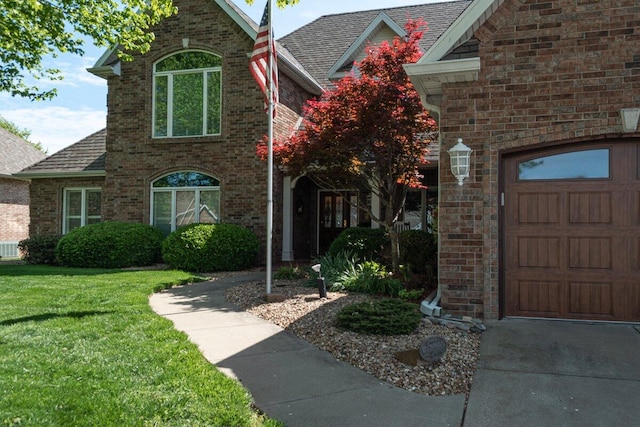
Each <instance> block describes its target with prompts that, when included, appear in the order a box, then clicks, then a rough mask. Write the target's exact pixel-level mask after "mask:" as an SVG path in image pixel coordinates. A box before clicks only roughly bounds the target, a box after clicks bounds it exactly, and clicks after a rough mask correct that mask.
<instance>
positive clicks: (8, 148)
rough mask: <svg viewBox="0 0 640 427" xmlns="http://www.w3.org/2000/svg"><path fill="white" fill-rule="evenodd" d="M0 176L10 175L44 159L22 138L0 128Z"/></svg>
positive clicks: (43, 156)
mask: <svg viewBox="0 0 640 427" xmlns="http://www.w3.org/2000/svg"><path fill="white" fill-rule="evenodd" d="M0 153H2V155H1V156H0V175H12V174H14V173H16V172H19V171H21V170H22V169H24V168H26V167H28V166H30V165H32V164H34V163H36V162H39V161H40V160H42V159H44V158H45V157H46V154H44V153H43V152H42V151H40V150H38V149H37V148H35V147H34V146H33V145H31V144H29V142H28V141H25V140H24V139H23V138H20V137H19V136H17V135H15V134H13V133H12V132H9V131H8V130H6V129H4V128H1V127H0Z"/></svg>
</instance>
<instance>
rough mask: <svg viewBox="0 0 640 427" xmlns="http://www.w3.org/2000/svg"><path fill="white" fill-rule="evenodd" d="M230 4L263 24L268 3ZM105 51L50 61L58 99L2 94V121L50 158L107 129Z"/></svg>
mask: <svg viewBox="0 0 640 427" xmlns="http://www.w3.org/2000/svg"><path fill="white" fill-rule="evenodd" d="M232 1H234V2H235V4H236V5H238V6H239V7H240V8H241V9H242V10H243V11H244V12H245V13H246V14H247V15H249V16H250V17H251V18H252V19H253V20H254V21H255V22H259V21H260V18H261V16H262V12H263V10H264V6H265V4H266V0H254V3H253V5H251V6H249V5H247V4H246V3H245V1H244V0H232ZM442 1H446V0H366V1H364V0H300V2H299V3H298V4H297V5H295V6H289V7H287V8H286V9H284V10H282V9H278V8H276V7H275V6H274V13H273V19H272V23H273V28H274V34H275V37H276V38H280V37H283V36H285V35H287V34H289V33H291V32H292V31H294V30H296V29H297V28H300V27H302V26H303V25H305V24H308V23H309V22H312V21H314V20H315V19H317V18H319V17H320V16H323V15H331V14H336V13H344V12H353V11H358V10H371V9H382V8H390V7H398V6H409V5H415V4H425V3H436V2H442ZM104 51H105V49H104V48H97V47H95V46H93V45H92V44H91V43H88V44H87V45H86V46H85V54H84V56H82V57H80V56H77V55H60V56H59V57H58V58H56V60H55V62H53V60H51V62H49V63H48V64H51V65H52V66H53V67H54V68H58V69H61V70H62V71H63V74H64V80H61V81H55V82H46V81H40V82H39V85H40V87H41V88H46V89H49V88H51V87H56V88H57V90H58V95H57V96H56V97H55V98H54V99H53V100H51V101H37V102H31V101H29V100H27V99H23V98H16V97H11V96H10V95H8V94H7V93H2V92H0V116H2V117H4V118H5V119H7V120H9V121H11V122H13V123H15V124H16V125H17V126H18V127H20V128H21V129H27V130H29V131H30V132H31V136H30V137H29V139H30V140H31V141H33V142H40V143H41V144H42V146H43V147H44V148H45V149H46V150H47V154H49V155H51V154H53V153H55V152H57V151H59V150H61V149H63V148H65V147H67V146H69V145H71V144H73V143H74V142H77V141H79V140H80V139H82V138H84V137H85V136H88V135H90V134H92V133H94V132H96V131H98V130H100V129H102V128H104V127H105V126H106V116H107V105H106V100H107V84H106V80H103V79H101V78H99V77H96V76H94V75H93V74H91V73H89V72H88V71H86V69H87V68H90V67H92V66H93V65H94V64H95V62H96V61H97V60H98V58H100V56H101V55H102V54H103V53H104ZM51 65H49V66H51Z"/></svg>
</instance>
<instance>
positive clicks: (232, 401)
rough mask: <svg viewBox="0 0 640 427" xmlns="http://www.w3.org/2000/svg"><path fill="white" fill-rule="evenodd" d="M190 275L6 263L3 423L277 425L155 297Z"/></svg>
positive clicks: (1, 334)
mask: <svg viewBox="0 0 640 427" xmlns="http://www.w3.org/2000/svg"><path fill="white" fill-rule="evenodd" d="M192 280H194V277H193V276H192V275H190V274H188V273H184V272H180V271H120V270H87V269H68V268H56V267H45V266H27V265H6V264H5V265H3V264H2V263H0V425H2V426H18V425H25V426H90V425H92V426H103V427H104V426H187V425H188V426H263V425H278V423H277V422H275V421H273V420H266V419H264V418H263V417H261V416H258V415H256V413H255V412H254V411H252V409H251V400H250V396H249V394H248V392H247V391H246V390H245V389H244V388H243V387H242V386H241V385H240V384H239V383H237V382H236V381H234V380H232V379H229V378H227V377H226V376H224V375H223V374H222V373H220V372H219V371H218V370H217V369H216V368H215V367H214V366H212V365H211V364H210V363H208V362H207V360H206V359H205V358H204V357H203V356H202V355H201V353H200V352H199V351H198V349H197V347H196V346H195V345H194V344H192V343H191V342H190V341H189V340H188V339H187V337H186V335H184V334H183V333H181V332H178V331H176V330H175V329H173V325H172V323H171V322H170V321H169V320H166V319H164V318H162V317H160V316H158V315H156V314H155V313H154V312H153V311H152V310H151V308H150V307H149V303H148V296H149V294H151V293H152V292H153V291H156V290H159V289H162V288H165V287H167V286H171V285H175V284H179V283H187V282H189V281H192Z"/></svg>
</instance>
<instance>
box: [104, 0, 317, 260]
mask: <svg viewBox="0 0 640 427" xmlns="http://www.w3.org/2000/svg"><path fill="white" fill-rule="evenodd" d="M175 4H176V6H178V8H179V11H180V12H179V15H177V16H174V17H172V18H169V19H167V20H165V21H163V22H162V24H161V26H160V27H159V28H157V29H155V30H154V31H155V34H156V40H155V41H154V42H153V44H152V46H151V50H150V51H149V52H148V53H147V54H145V55H137V56H134V60H133V61H131V62H123V63H122V71H121V76H114V77H110V78H109V79H108V84H109V94H108V102H107V104H108V117H107V129H108V133H107V141H106V149H107V157H106V166H105V169H106V179H105V182H104V193H103V215H104V218H105V219H110V220H119V221H128V222H142V223H149V222H150V197H151V196H150V186H151V183H152V182H153V181H154V180H155V179H157V178H158V177H160V176H162V175H165V174H167V173H170V172H173V171H179V170H197V171H201V172H204V173H207V174H210V175H212V176H214V177H216V178H217V179H219V180H220V189H221V199H220V210H221V221H222V222H225V223H234V224H238V225H242V226H244V227H247V228H249V229H252V230H253V231H254V232H255V233H256V234H257V235H258V237H259V238H260V240H261V241H262V242H263V253H262V254H261V256H264V248H266V213H267V164H266V162H265V161H263V160H261V159H260V158H259V157H257V156H256V143H257V142H258V141H259V140H260V139H261V138H262V137H263V136H264V135H265V134H266V133H267V116H266V114H265V113H264V110H263V95H262V93H261V92H260V90H259V88H258V86H257V84H256V82H255V81H254V79H253V77H252V76H251V74H250V72H249V67H248V63H249V57H248V55H249V54H250V52H251V50H252V48H253V40H252V39H251V38H250V37H249V36H248V35H247V34H246V33H245V32H244V31H243V30H242V29H241V28H240V27H239V26H238V25H237V24H236V23H235V22H234V21H233V20H232V19H231V18H230V17H229V16H228V15H227V14H226V13H224V12H223V11H222V10H221V9H220V8H219V7H218V6H217V5H216V4H215V3H213V2H208V3H206V4H205V7H203V3H202V1H198V0H193V1H190V0H185V1H177V2H175ZM187 38H188V39H189V46H188V48H189V49H203V50H206V51H209V52H212V53H214V54H217V55H220V56H221V57H222V84H223V87H222V99H223V101H222V114H223V116H222V133H221V135H219V136H203V137H193V138H156V139H154V138H152V137H151V134H152V128H151V126H152V99H153V94H152V91H153V75H152V71H153V64H154V62H155V61H157V60H159V59H161V58H162V57H164V56H166V55H168V54H171V53H173V52H177V51H180V50H182V49H183V47H182V43H183V39H187ZM280 91H281V93H282V95H283V96H282V98H281V102H282V104H283V105H282V106H281V108H279V111H278V115H277V118H276V122H275V125H274V133H275V136H276V138H280V137H283V136H287V135H289V133H290V132H291V131H292V129H293V126H294V125H295V123H296V121H297V119H298V113H299V111H300V109H301V105H302V103H303V101H304V100H305V99H307V98H308V96H307V95H305V94H304V93H303V92H302V91H301V89H300V88H298V87H297V86H296V85H295V84H294V83H293V82H292V81H291V80H290V79H288V78H286V77H285V76H283V75H282V73H281V75H280ZM273 188H274V200H275V203H274V246H273V250H274V252H273V253H274V254H279V253H280V252H281V250H282V242H281V240H282V238H281V236H282V212H281V207H282V194H281V192H282V177H281V176H280V174H279V173H277V171H276V173H275V174H274V187H273ZM262 259H264V258H262Z"/></svg>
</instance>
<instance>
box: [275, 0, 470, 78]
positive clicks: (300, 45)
mask: <svg viewBox="0 0 640 427" xmlns="http://www.w3.org/2000/svg"><path fill="white" fill-rule="evenodd" d="M470 4H471V0H458V1H450V2H441V3H428V4H422V5H415V6H404V7H395V8H388V9H375V10H367V11H361V12H351V13H340V14H335V15H325V16H322V17H320V18H318V19H316V20H315V21H313V22H311V23H309V24H307V25H305V26H303V27H301V28H299V29H297V30H295V31H293V32H292V33H290V34H288V35H286V36H284V37H282V38H280V39H278V42H279V43H280V44H281V45H283V46H284V47H286V48H287V50H289V52H291V54H292V55H293V56H294V57H295V58H296V59H297V60H298V62H300V63H301V64H302V65H303V66H304V68H305V69H306V70H307V71H308V72H309V73H310V74H311V75H312V76H313V77H314V79H316V80H317V81H318V82H319V83H320V84H321V85H323V86H325V87H329V86H331V82H330V81H329V79H328V71H329V70H330V69H331V67H333V65H334V64H335V63H336V62H337V61H338V59H340V57H341V56H342V55H343V54H344V53H345V52H346V51H347V50H348V49H349V48H350V47H351V45H352V44H353V43H354V42H355V41H356V40H357V39H358V37H360V35H362V34H363V33H364V31H365V30H366V29H367V27H368V26H369V24H371V22H372V21H373V20H374V19H375V18H376V17H377V16H378V15H379V14H380V13H381V12H384V13H385V14H386V15H387V16H388V17H389V18H391V19H392V20H393V21H394V22H395V23H396V24H397V25H398V26H399V27H401V28H404V25H405V24H406V22H407V19H419V18H421V19H422V20H424V21H425V22H426V23H427V28H428V29H427V31H425V33H424V35H423V38H422V42H421V48H422V50H423V51H426V50H427V49H428V48H429V47H430V46H431V45H432V44H433V43H434V42H435V41H436V40H437V39H438V38H439V37H440V36H441V35H442V33H444V32H445V30H446V29H447V28H449V26H451V24H452V23H453V22H454V21H455V20H456V19H457V18H458V16H460V14H461V13H462V12H464V10H465V9H466V8H467V7H468V6H469V5H470Z"/></svg>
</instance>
